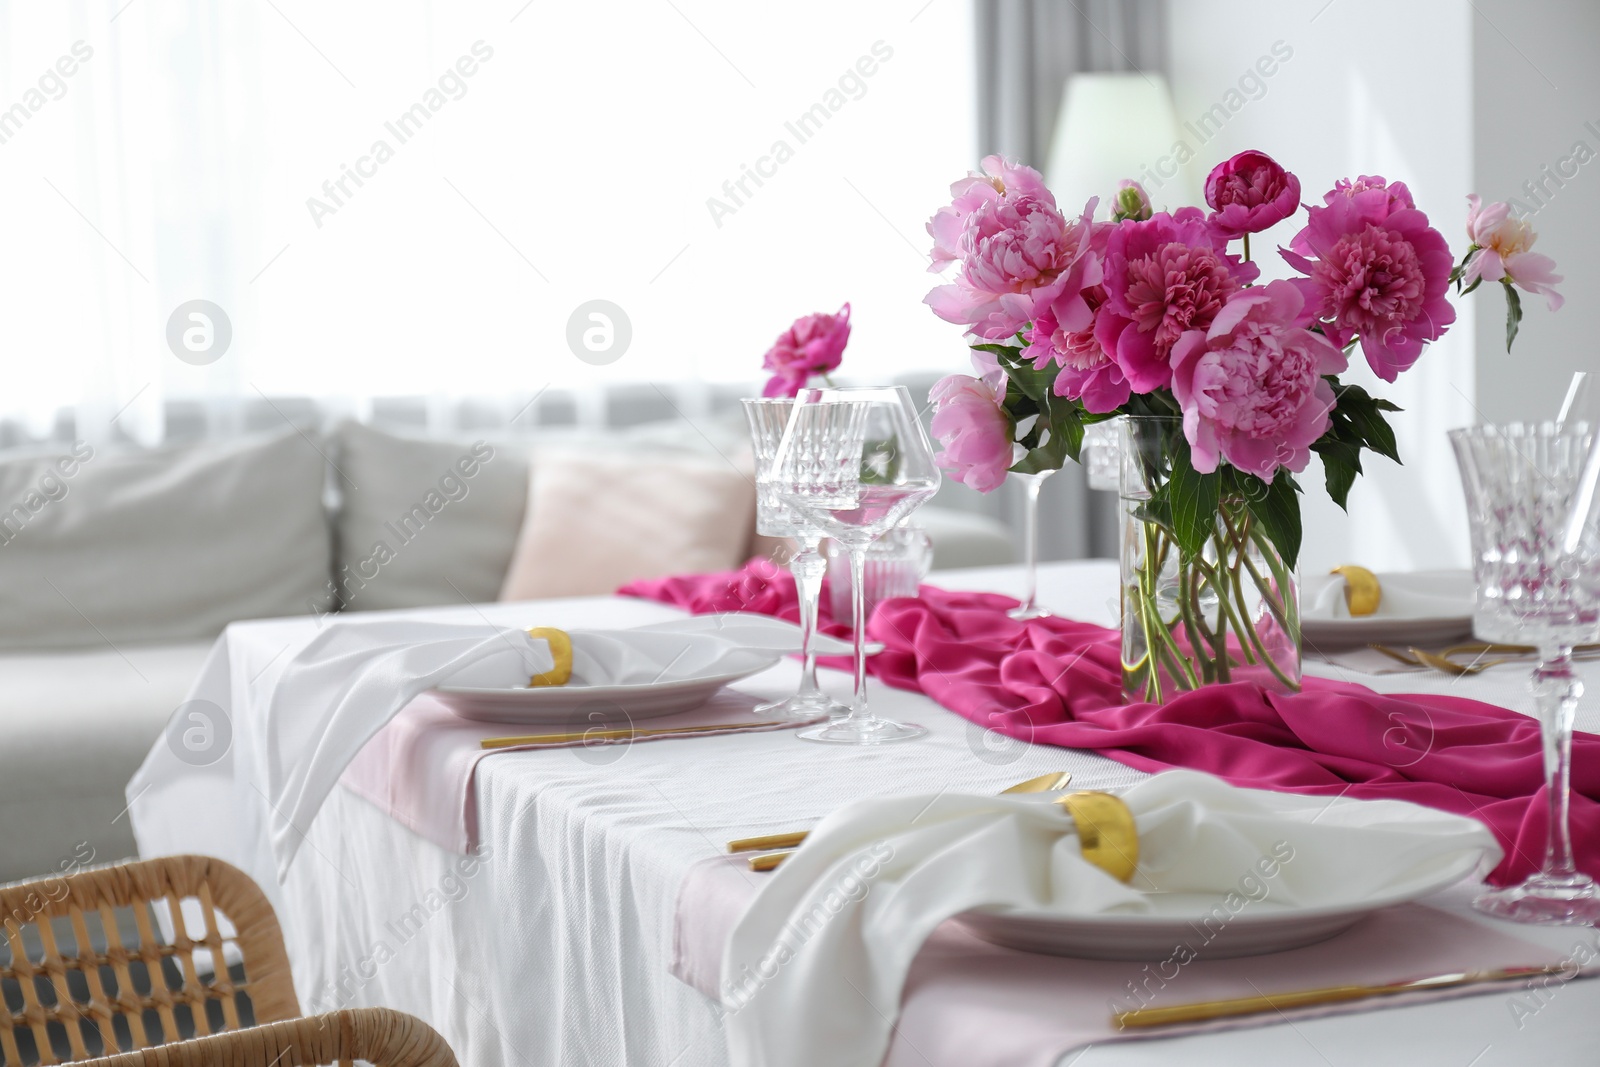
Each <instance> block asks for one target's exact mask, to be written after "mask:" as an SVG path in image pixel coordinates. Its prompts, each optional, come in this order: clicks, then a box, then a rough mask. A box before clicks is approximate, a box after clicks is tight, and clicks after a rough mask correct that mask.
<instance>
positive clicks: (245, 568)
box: [0, 430, 331, 648]
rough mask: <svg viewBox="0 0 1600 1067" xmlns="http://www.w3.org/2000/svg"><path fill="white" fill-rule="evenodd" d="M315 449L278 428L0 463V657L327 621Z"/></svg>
mask: <svg viewBox="0 0 1600 1067" xmlns="http://www.w3.org/2000/svg"><path fill="white" fill-rule="evenodd" d="M319 448H325V445H322V444H314V442H313V441H308V439H307V438H305V437H303V436H302V435H301V434H300V433H299V432H297V431H295V430H284V431H282V432H280V433H273V434H265V435H257V436H251V437H246V438H240V439H236V440H232V441H224V442H207V443H204V444H196V445H179V446H172V447H166V448H158V449H151V450H137V451H136V450H128V451H110V450H104V449H97V448H94V447H91V446H90V445H89V444H87V443H84V442H79V443H77V444H76V445H74V446H73V447H72V448H71V449H70V450H64V451H63V452H61V453H60V454H38V453H34V454H27V455H16V454H13V455H11V456H8V457H4V458H0V648H52V647H55V648H62V647H84V646H94V645H99V646H102V647H103V646H105V645H107V644H110V645H111V646H112V647H115V646H116V645H118V644H122V643H125V642H126V643H136V642H152V641H185V640H201V639H205V638H209V637H214V636H215V635H216V634H218V633H219V632H221V630H222V628H223V627H224V626H226V625H227V624H228V623H230V622H233V621H234V620H236V619H253V618H264V617H272V616H280V615H304V614H307V613H309V612H313V611H320V610H326V608H327V606H328V603H329V601H330V597H329V594H328V590H327V585H328V578H329V571H330V566H331V549H330V537H329V530H328V523H327V517H326V515H325V513H324V511H323V506H322V493H323V487H324V485H325V484H326V480H327V463H326V461H325V460H324V458H323V457H322V455H320V454H319V452H318V449H319Z"/></svg>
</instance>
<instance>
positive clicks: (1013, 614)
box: [1006, 604, 1055, 622]
mask: <svg viewBox="0 0 1600 1067" xmlns="http://www.w3.org/2000/svg"><path fill="white" fill-rule="evenodd" d="M1054 614H1055V612H1053V611H1051V610H1050V609H1049V608H1043V607H1040V606H1039V605H1038V604H1018V605H1017V606H1016V607H1014V608H1012V609H1011V610H1010V611H1008V612H1006V618H1008V619H1016V620H1017V621H1018V622H1027V621H1028V620H1029V619H1048V618H1049V617H1050V616H1052V615H1054Z"/></svg>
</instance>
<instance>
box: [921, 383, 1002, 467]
mask: <svg viewBox="0 0 1600 1067" xmlns="http://www.w3.org/2000/svg"><path fill="white" fill-rule="evenodd" d="M1003 395H1004V394H1003V393H997V392H996V390H995V388H994V386H992V385H990V384H989V383H988V382H986V381H984V380H983V379H981V378H973V377H970V376H969V375H966V374H952V375H950V376H949V377H946V378H940V379H939V380H938V381H937V382H935V383H934V385H933V388H932V389H930V390H929V391H928V399H929V400H931V401H932V402H933V403H934V404H935V405H937V409H936V410H935V411H934V413H933V422H932V423H931V427H932V429H933V436H934V437H936V438H938V440H939V444H940V445H941V446H942V447H943V451H941V452H940V453H939V457H938V462H939V466H941V467H943V468H944V469H945V470H947V471H950V472H951V473H952V474H953V475H954V476H955V478H956V480H957V481H959V482H965V483H966V484H967V485H970V486H971V487H972V488H974V489H976V490H978V491H979V492H980V493H992V492H994V491H995V490H996V489H998V488H999V487H1000V483H1002V482H1004V481H1005V480H1006V469H1007V468H1009V467H1010V466H1011V452H1012V448H1011V446H1012V437H1011V417H1010V416H1009V415H1007V414H1006V412H1005V409H1004V408H1002V407H1001V406H1000V404H1001V398H1002V397H1003Z"/></svg>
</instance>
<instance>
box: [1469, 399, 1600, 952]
mask: <svg viewBox="0 0 1600 1067" xmlns="http://www.w3.org/2000/svg"><path fill="white" fill-rule="evenodd" d="M1594 437H1595V435H1594V432H1593V431H1592V430H1591V429H1590V427H1588V426H1587V425H1585V424H1582V423H1569V424H1567V425H1565V426H1561V425H1558V424H1555V423H1542V424H1529V423H1514V424H1509V425H1504V426H1478V427H1474V428H1471V429H1465V430H1453V431H1451V433H1450V439H1451V444H1452V445H1453V446H1454V447H1455V453H1456V462H1457V464H1458V465H1459V466H1460V468H1461V481H1462V485H1463V486H1464V488H1465V491H1466V497H1467V514H1468V519H1469V521H1470V523H1471V528H1472V555H1473V571H1474V573H1475V575H1476V577H1477V585H1478V597H1477V604H1476V607H1475V610H1474V612H1473V630H1474V632H1475V633H1476V635H1477V636H1478V637H1479V638H1480V639H1482V640H1485V641H1497V642H1505V643H1508V644H1524V645H1527V644H1531V645H1534V646H1535V647H1536V648H1537V649H1538V656H1539V662H1538V665H1537V666H1536V667H1534V669H1533V678H1532V685H1533V691H1534V695H1535V697H1536V699H1537V701H1538V706H1539V725H1540V733H1541V735H1542V736H1543V739H1544V780H1545V800H1546V803H1547V804H1548V805H1549V809H1548V812H1547V819H1548V829H1547V831H1546V840H1545V856H1544V864H1543V867H1542V868H1541V869H1540V871H1539V873H1538V874H1535V875H1532V876H1531V877H1529V878H1528V879H1527V880H1526V881H1524V882H1523V883H1522V884H1520V885H1515V886H1508V887H1506V888H1503V889H1491V890H1488V891H1486V892H1484V893H1482V894H1481V895H1479V897H1478V898H1477V900H1476V901H1474V904H1475V905H1476V907H1477V908H1478V909H1479V910H1480V911H1484V912H1487V913H1488V914H1490V915H1495V916H1498V917H1499V918H1502V919H1510V920H1512V921H1515V922H1527V923H1551V924H1560V925H1592V924H1594V923H1595V922H1596V920H1597V919H1600V889H1597V887H1596V885H1595V882H1594V880H1593V879H1592V878H1590V877H1589V876H1588V875H1586V874H1583V873H1582V872H1580V871H1579V870H1578V869H1577V867H1576V865H1575V864H1574V863H1573V857H1572V832H1571V827H1570V826H1569V825H1568V819H1567V808H1568V798H1569V778H1570V775H1571V767H1572V725H1573V717H1574V714H1575V713H1576V711H1577V707H1578V698H1579V697H1580V696H1582V694H1583V683H1582V682H1581V681H1580V680H1579V678H1578V675H1577V673H1576V672H1575V671H1574V670H1573V667H1572V648H1573V646H1574V645H1577V644H1582V643H1585V642H1589V641H1593V640H1595V638H1596V636H1597V635H1600V536H1597V533H1596V528H1595V515H1594V509H1593V507H1592V504H1593V495H1594V489H1593V483H1594V479H1595V478H1596V476H1597V475H1600V471H1597V470H1596V468H1597V467H1600V458H1596V460H1595V461H1594V462H1590V461H1589V459H1590V454H1591V452H1593V454H1594V456H1595V457H1600V445H1596V444H1595V442H1594Z"/></svg>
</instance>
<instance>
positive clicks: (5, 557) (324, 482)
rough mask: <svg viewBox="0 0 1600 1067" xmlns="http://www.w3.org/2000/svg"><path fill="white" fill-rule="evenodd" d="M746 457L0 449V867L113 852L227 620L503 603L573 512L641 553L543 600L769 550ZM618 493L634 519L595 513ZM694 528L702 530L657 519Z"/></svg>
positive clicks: (715, 436)
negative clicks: (643, 498) (669, 482)
mask: <svg viewBox="0 0 1600 1067" xmlns="http://www.w3.org/2000/svg"><path fill="white" fill-rule="evenodd" d="M747 448H748V445H747V443H746V442H745V438H744V431H743V427H742V425H740V424H739V422H738V421H737V420H735V419H722V420H720V421H715V422H712V423H702V424H701V425H698V426H696V427H695V428H694V430H693V432H692V433H691V432H685V430H684V428H683V426H682V425H681V424H680V425H648V424H647V425H642V426H635V427H631V428H629V429H627V430H619V431H608V432H606V433H605V434H595V433H592V432H590V433H580V432H577V431H572V432H568V433H559V432H551V433H544V434H539V435H534V436H532V437H530V436H528V435H523V436H518V437H511V436H503V437H500V438H498V439H495V438H492V437H480V438H476V439H461V440H444V439H436V438H429V437H421V436H412V435H407V434H402V433H395V432H390V431H387V430H382V429H377V428H375V427H373V426H371V425H367V424H363V423H359V422H353V421H344V422H342V423H337V424H334V425H331V426H327V427H321V426H316V425H311V426H305V425H301V426H280V427H279V428H278V429H277V430H275V431H268V432H263V433H253V434H242V435H236V436H233V437H228V438H224V439H221V440H210V441H199V442H193V443H183V444H177V445H169V446H166V447H161V448H154V449H135V448H108V447H96V446H92V445H90V444H88V443H85V442H81V441H79V442H73V443H72V444H70V445H60V446H53V447H44V448H38V447H35V448H18V449H11V450H8V451H4V452H0V881H9V880H14V879H17V878H22V877H26V876H31V875H36V874H40V873H45V872H54V871H58V870H61V869H64V867H65V866H66V865H69V864H73V863H79V864H81V863H82V862H84V860H83V856H84V855H85V854H88V855H92V856H93V857H95V860H96V861H107V860H112V859H116V858H119V857H123V856H128V855H132V854H133V852H134V842H133V838H132V835H131V832H130V830H129V825H128V818H127V815H126V804H127V801H126V798H125V797H124V786H125V784H126V783H127V781H128V779H129V778H130V777H131V776H132V774H133V771H134V770H135V769H136V768H137V767H138V765H139V764H140V762H141V761H142V760H143V758H144V755H145V753H146V752H147V751H148V750H149V749H150V747H151V745H152V744H153V743H155V741H156V740H157V739H158V738H159V737H160V736H161V734H162V731H163V729H171V730H182V729H184V728H185V722H184V719H183V717H182V716H178V715H175V712H177V711H178V710H179V709H180V705H181V704H182V702H183V700H184V697H185V696H186V694H187V692H188V689H189V686H190V684H191V682H192V681H193V679H194V677H195V676H196V674H197V673H198V672H199V669H200V667H201V665H202V663H203V662H204V660H205V657H206V656H207V654H208V651H209V650H210V648H211V646H212V643H213V642H214V640H215V638H216V637H217V635H218V634H219V633H220V632H221V631H222V629H223V628H224V627H225V626H227V624H228V623H230V622H232V621H235V620H241V619H250V618H269V617H277V616H287V615H304V614H323V613H328V612H358V611H374V610H391V609H404V608H416V607H425V606H431V605H438V604H452V603H461V602H463V601H471V602H477V601H491V600H496V599H500V598H501V594H502V592H503V590H505V589H507V588H508V585H507V582H508V570H512V569H513V564H514V563H515V562H516V560H517V559H518V558H519V552H520V553H523V554H524V555H526V554H527V552H528V551H530V550H531V551H533V552H534V553H535V554H536V555H537V552H538V545H537V544H536V543H533V544H532V545H531V548H530V539H531V540H532V542H537V541H538V539H539V538H540V537H548V536H550V532H551V531H552V530H554V531H557V532H559V531H561V530H570V529H571V528H573V527H575V526H576V527H581V524H582V523H583V522H584V521H593V522H596V523H598V524H599V525H601V526H603V527H604V531H603V532H604V533H605V534H606V536H609V537H612V538H614V539H621V540H619V541H618V543H626V542H632V543H647V544H648V545H649V546H650V547H651V548H652V549H653V550H656V556H655V557H654V558H651V559H647V560H644V561H642V562H637V561H636V562H633V563H624V564H622V565H621V566H622V569H621V570H613V571H612V572H610V573H603V572H601V573H593V574H589V575H588V576H587V581H588V584H587V585H585V584H584V577H583V576H582V575H578V576H575V575H574V574H573V573H572V572H573V571H574V570H575V569H577V570H581V568H571V567H568V568H563V569H562V570H563V573H562V574H561V575H560V580H561V581H563V582H566V583H569V585H567V586H565V587H562V588H560V589H559V592H560V593H562V594H567V595H570V594H571V593H573V592H593V593H603V592H607V591H609V590H610V589H612V588H614V587H615V585H616V584H618V579H619V578H620V579H621V580H627V579H628V578H630V577H644V576H648V574H647V573H639V572H637V571H629V570H628V569H627V567H628V566H634V567H643V568H645V570H646V571H654V572H657V573H664V572H666V571H668V570H671V569H673V565H674V564H677V563H680V562H682V563H684V566H683V567H682V568H681V569H692V568H698V567H703V566H706V565H708V564H715V563H725V564H727V565H734V564H736V563H737V562H740V561H742V560H743V559H744V558H747V557H748V555H750V554H754V553H757V552H763V551H767V550H769V548H770V546H767V545H764V544H763V543H762V542H761V541H760V539H758V538H757V537H756V536H755V534H754V531H753V529H752V527H753V495H752V496H750V497H748V498H747V499H748V501H749V503H748V505H745V504H739V505H734V504H729V503H728V501H734V500H738V499H741V498H739V497H738V496H737V495H728V494H736V492H737V491H741V490H739V484H743V483H748V477H747V475H746V474H745V473H742V472H740V471H739V470H738V469H739V468H740V467H741V466H743V465H745V464H748V456H747V452H745V451H742V450H747ZM619 462H621V463H622V464H624V465H628V464H634V463H643V462H649V463H654V464H657V465H658V467H659V469H660V470H661V471H663V472H665V473H663V474H662V475H661V478H677V477H680V476H686V477H692V478H695V479H700V480H701V481H702V482H705V483H708V484H709V483H717V484H718V485H720V486H721V487H722V491H723V495H720V496H719V495H717V493H710V494H706V493H701V494H698V495H696V494H692V493H673V492H662V493H661V494H660V496H661V498H662V499H663V500H665V501H666V502H667V504H666V505H663V504H661V503H653V504H651V505H650V506H649V508H648V509H642V508H641V506H640V504H639V501H637V500H634V499H633V498H634V497H635V496H636V495H637V493H616V492H610V490H609V487H608V486H607V485H606V484H603V483H604V481H605V477H604V475H603V473H602V474H593V473H592V472H594V471H600V472H603V471H604V470H605V469H606V468H605V464H606V463H611V464H613V465H616V464H617V463H619ZM595 464H599V466H595ZM680 468H681V470H680ZM585 471H588V472H591V474H589V475H585V474H584V473H583V472H585ZM730 471H732V472H734V473H733V474H732V475H730V473H729V472H730ZM682 472H687V473H686V474H684V473H682ZM719 472H720V473H719ZM557 474H560V475H562V476H563V477H556V475H557ZM586 478H587V480H585V479H586ZM719 478H720V479H721V481H720V482H719V481H718V479H719ZM657 482H659V479H656V480H653V481H652V487H653V488H658V489H659V485H658V484H657ZM730 485H731V486H732V488H729V486H730ZM591 486H592V488H590V487H591ZM586 492H588V493H591V494H592V495H591V497H590V498H588V499H586V498H585V497H584V493H586ZM751 492H752V493H753V490H751ZM552 493H559V495H558V496H552V495H551V494H552ZM619 497H625V498H627V501H624V502H631V503H633V504H634V507H633V510H632V512H631V513H629V512H627V511H626V510H624V511H622V512H618V511H617V510H616V509H615V507H611V508H610V510H607V507H608V505H610V504H616V503H618V502H619V501H618V498H619ZM558 500H559V503H558V502H556V501H558ZM684 501H688V502H687V503H684ZM695 501H698V503H695ZM680 505H681V506H680ZM695 507H698V508H699V509H700V510H699V511H698V512H696V511H694V510H693V508H695ZM675 508H676V509H677V511H679V512H682V515H683V517H681V518H679V517H675V512H674V509H675ZM708 509H710V510H708ZM716 509H720V512H726V511H729V510H732V511H734V512H736V513H735V514H724V513H720V512H719V511H718V510H716ZM591 512H593V514H591ZM619 516H620V517H619ZM919 517H920V522H921V523H922V525H923V526H924V527H925V528H926V529H927V531H928V534H929V537H930V539H931V540H932V542H933V549H934V567H935V568H949V567H967V566H981V565H985V564H993V563H1005V562H1009V561H1010V560H1011V559H1012V549H1011V538H1010V534H1009V531H1008V530H1007V529H1006V528H1005V527H1004V526H1002V525H1001V524H1000V523H999V522H997V521H996V520H994V519H992V518H988V517H986V516H982V515H978V514H972V513H970V512H963V511H959V510H953V509H950V508H944V507H939V506H937V505H932V506H929V507H926V508H924V509H922V511H921V512H920V513H919ZM629 523H640V524H643V525H640V526H639V527H638V528H636V529H631V530H630V529H629V528H628V524H629ZM690 523H699V524H701V525H703V526H705V527H706V528H707V529H711V526H712V525H715V526H716V529H715V531H714V536H711V535H707V536H701V535H699V534H685V533H684V532H683V531H682V530H680V529H677V528H676V526H675V527H674V528H673V529H666V528H665V527H666V525H667V524H690ZM541 530H543V531H544V532H543V533H541V532H540V531H541ZM713 543H714V550H708V549H707V547H706V546H707V545H711V544H713ZM608 555H611V556H616V555H618V553H609V554H608ZM621 555H624V556H626V555H627V553H621ZM546 570H547V571H548V570H549V568H546ZM601 570H602V571H603V568H602V569H601ZM537 572H538V568H536V567H535V568H533V569H532V570H531V571H530V570H529V568H527V567H523V568H522V569H521V572H520V574H519V575H517V576H515V579H516V580H515V582H514V583H513V584H517V585H518V588H520V589H521V590H522V591H523V592H524V594H526V595H522V596H515V597H507V599H527V598H531V597H533V596H537V595H554V591H555V589H556V587H553V586H550V585H548V584H545V585H541V584H540V582H545V583H548V582H550V581H551V580H552V578H551V576H550V575H549V574H548V573H547V574H544V575H542V576H541V575H540V574H539V573H537ZM573 582H576V583H577V584H576V585H571V584H570V583H573ZM518 583H520V584H518ZM545 589H548V590H552V592H549V593H544V594H541V593H540V590H545Z"/></svg>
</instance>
